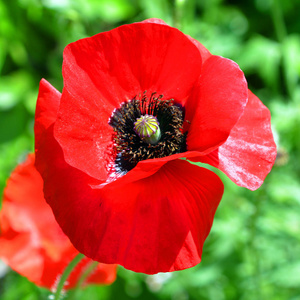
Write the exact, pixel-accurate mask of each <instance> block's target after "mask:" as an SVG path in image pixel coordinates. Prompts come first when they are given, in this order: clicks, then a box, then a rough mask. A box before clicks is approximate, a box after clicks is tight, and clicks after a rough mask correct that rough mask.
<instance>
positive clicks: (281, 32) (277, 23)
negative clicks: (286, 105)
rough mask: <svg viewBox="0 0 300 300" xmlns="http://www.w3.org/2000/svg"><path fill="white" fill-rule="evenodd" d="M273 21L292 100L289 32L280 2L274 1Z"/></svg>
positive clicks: (286, 82) (285, 78)
mask: <svg viewBox="0 0 300 300" xmlns="http://www.w3.org/2000/svg"><path fill="white" fill-rule="evenodd" d="M272 19H273V24H274V29H275V33H276V37H277V40H278V42H279V43H280V50H281V56H282V65H283V73H284V81H285V86H286V89H287V93H288V95H289V96H290V98H292V96H293V90H294V89H293V84H292V82H291V81H290V78H289V65H288V62H287V59H286V55H287V54H286V51H285V48H286V46H285V45H286V41H287V30H286V26H285V22H284V16H283V13H282V9H281V6H280V2H279V0H273V1H272Z"/></svg>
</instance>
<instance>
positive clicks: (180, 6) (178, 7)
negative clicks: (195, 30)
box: [173, 0, 186, 29]
mask: <svg viewBox="0 0 300 300" xmlns="http://www.w3.org/2000/svg"><path fill="white" fill-rule="evenodd" d="M185 2H186V0H175V1H174V13H173V26H174V27H176V28H178V29H181V27H182V16H183V11H184V6H185Z"/></svg>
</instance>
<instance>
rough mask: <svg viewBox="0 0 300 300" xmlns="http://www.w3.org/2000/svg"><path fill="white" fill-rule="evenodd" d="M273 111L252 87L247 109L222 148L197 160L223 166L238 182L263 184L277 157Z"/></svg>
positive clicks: (196, 159) (250, 184) (222, 168)
mask: <svg viewBox="0 0 300 300" xmlns="http://www.w3.org/2000/svg"><path fill="white" fill-rule="evenodd" d="M270 119H271V116H270V112H269V110H268V109H267V108H266V107H265V106H264V105H263V104H262V102H261V101H260V100H259V99H258V98H257V97H256V96H255V95H254V94H252V92H251V91H249V100H248V104H247V106H246V109H245V112H244V114H243V116H242V117H241V119H240V120H239V121H238V123H237V124H236V125H235V127H234V128H233V129H232V130H231V133H230V136H229V138H228V139H227V141H226V142H225V143H224V144H223V145H221V146H220V147H219V149H217V150H215V151H214V152H212V153H210V154H209V155H207V156H204V157H198V158H191V160H193V161H202V162H204V163H209V164H211V165H212V166H215V167H217V168H219V169H220V170H222V171H223V172H224V173H225V174H226V175H227V176H228V177H229V178H230V179H231V180H232V181H233V182H235V183H236V184H237V185H240V186H243V187H246V188H248V189H250V190H255V189H257V188H259V187H260V186H261V185H262V183H263V181H264V179H265V177H266V176H267V174H268V173H269V172H270V171H271V168H272V166H273V164H274V161H275V158H276V145H275V142H274V139H273V135H272V131H271V124H270Z"/></svg>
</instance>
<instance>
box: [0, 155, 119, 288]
mask: <svg viewBox="0 0 300 300" xmlns="http://www.w3.org/2000/svg"><path fill="white" fill-rule="evenodd" d="M0 226H1V227H0V228H1V234H0V245H1V247H0V258H1V259H2V260H3V261H4V262H6V263H7V264H8V265H9V266H10V267H11V268H12V269H14V270H15V271H17V272H18V273H20V274H21V275H23V276H25V277H27V278H28V279H29V280H30V281H32V282H34V283H36V284H37V285H39V286H43V287H47V288H49V289H51V288H55V285H56V284H57V283H58V279H59V276H60V275H61V274H62V272H63V271H64V269H65V267H66V266H67V265H68V264H69V263H70V262H71V260H72V259H73V258H74V257H75V256H76V255H77V254H78V251H77V250H76V249H75V248H74V246H73V245H72V244H71V242H70V240H69V239H68V237H67V236H66V235H65V234H64V233H63V232H62V230H61V229H60V227H59V225H58V224H57V222H56V221H55V218H54V216H53V213H52V211H51V208H50V207H49V206H48V204H47V203H46V201H45V200H44V198H43V180H42V178H41V176H40V174H39V173H38V172H37V170H36V169H35V167H34V156H33V155H30V156H29V157H28V159H27V161H26V162H25V163H23V164H21V165H19V166H18V167H17V168H16V169H15V171H14V172H13V173H12V175H11V177H10V179H9V180H8V183H7V187H6V189H5V192H4V200H3V207H2V210H1V212H0ZM91 263H92V260H90V259H88V258H84V259H83V260H82V261H81V262H80V263H79V264H78V265H77V267H76V268H75V269H74V270H73V272H72V273H71V275H70V277H69V278H68V283H67V285H66V286H65V288H66V289H69V288H72V287H74V286H75V285H76V283H77V281H78V279H79V278H80V276H81V274H82V273H83V272H84V270H85V269H86V268H87V267H89V265H90V264H91ZM115 278H116V265H105V264H99V265H98V266H97V267H96V269H95V270H94V272H92V273H91V275H90V276H89V277H88V278H87V280H86V282H85V283H86V284H87V283H98V284H99V283H101V284H109V283H112V282H113V281H114V280H115Z"/></svg>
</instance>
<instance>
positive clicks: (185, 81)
mask: <svg viewBox="0 0 300 300" xmlns="http://www.w3.org/2000/svg"><path fill="white" fill-rule="evenodd" d="M200 72H201V56H200V53H199V51H198V50H197V48H196V47H195V46H194V45H193V43H191V42H190V40H189V39H188V38H186V36H185V35H184V34H183V33H181V32H180V31H179V30H177V29H175V28H172V27H169V26H165V25H160V24H153V23H135V24H131V25H125V26H121V27H118V28H116V29H114V30H111V31H109V32H105V33H100V34H98V35H95V36H93V37H91V38H87V39H82V40H79V41H77V42H75V43H72V44H70V45H68V46H67V47H66V49H65V52H64V64H63V76H64V85H65V86H64V90H63V95H62V99H61V105H60V109H59V117H58V120H57V122H56V124H55V127H54V135H55V137H56V138H57V140H58V141H59V143H60V145H61V146H62V148H63V152H64V155H65V159H66V161H67V162H68V163H69V164H70V165H72V166H74V167H76V168H78V169H80V170H83V171H84V172H86V173H88V174H89V175H90V176H93V177H94V178H97V179H100V180H106V179H107V176H108V174H107V171H106V163H107V161H106V158H107V156H108V148H111V135H112V128H111V127H110V126H109V125H108V120H109V118H110V116H111V114H112V112H113V110H114V109H115V108H118V107H119V106H120V105H121V103H122V102H124V101H125V100H128V99H132V98H133V97H134V96H135V95H138V94H140V93H143V92H144V91H145V90H147V91H148V92H149V93H151V92H157V93H158V94H163V95H164V98H165V99H169V98H174V99H175V100H177V101H178V102H180V103H182V104H183V105H184V104H185V102H186V100H187V98H188V96H189V94H190V91H191V89H192V87H193V85H194V83H195V81H196V80H197V79H198V77H199V75H200Z"/></svg>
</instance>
